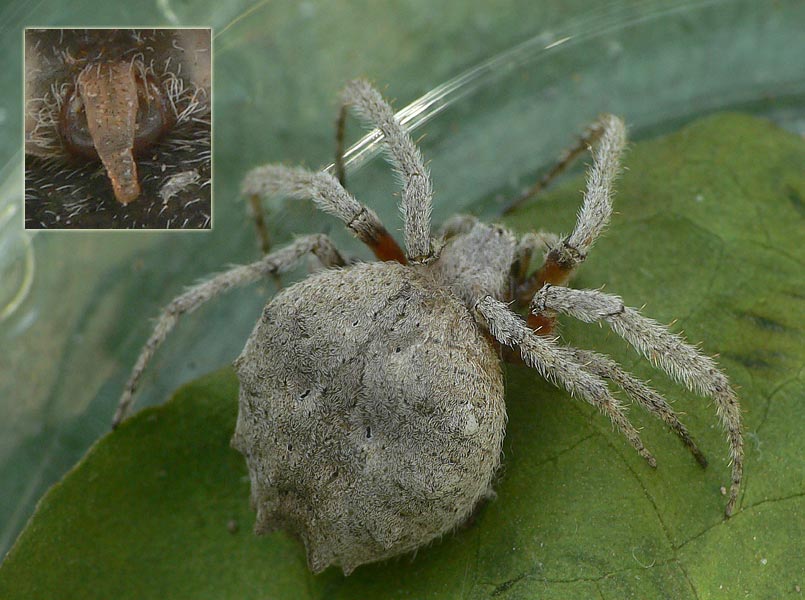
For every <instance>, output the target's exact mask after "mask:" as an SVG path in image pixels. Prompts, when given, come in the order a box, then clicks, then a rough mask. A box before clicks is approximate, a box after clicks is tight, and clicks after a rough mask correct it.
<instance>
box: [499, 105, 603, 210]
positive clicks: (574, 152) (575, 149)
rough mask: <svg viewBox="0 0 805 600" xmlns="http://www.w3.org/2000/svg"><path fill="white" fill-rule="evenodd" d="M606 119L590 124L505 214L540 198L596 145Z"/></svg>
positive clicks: (509, 205)
mask: <svg viewBox="0 0 805 600" xmlns="http://www.w3.org/2000/svg"><path fill="white" fill-rule="evenodd" d="M604 119H605V118H604V117H599V118H598V119H597V120H596V121H595V122H593V123H592V124H590V125H589V126H588V127H587V129H585V130H584V132H583V133H582V134H581V136H580V137H579V139H578V140H577V141H576V143H575V144H574V145H573V146H570V147H569V148H566V149H565V151H564V152H562V154H561V155H560V156H559V158H558V159H557V160H556V162H555V163H554V165H553V166H552V167H551V168H550V169H549V170H548V172H547V173H545V175H543V176H542V177H541V178H540V180H539V181H537V183H535V184H534V185H533V186H531V187H530V188H529V189H527V190H526V191H525V192H523V193H522V194H520V195H519V196H517V197H516V198H514V199H513V200H511V201H510V202H508V203H507V204H506V206H505V208H504V209H503V214H504V215H507V214H509V213H510V212H512V211H513V210H515V209H516V208H517V207H519V206H521V205H522V204H523V203H525V202H527V201H528V200H530V199H532V198H535V197H537V196H539V194H541V193H542V191H543V190H544V189H545V188H547V187H548V186H549V185H550V184H551V182H552V181H553V180H554V179H556V178H557V177H559V175H561V174H562V173H564V172H565V171H566V170H567V168H568V167H569V166H570V165H572V164H573V163H574V162H575V161H576V159H577V158H578V157H579V156H581V155H582V154H583V153H584V152H585V150H588V149H589V148H590V146H592V145H593V144H595V142H596V141H598V139H599V138H600V137H601V134H603V133H604Z"/></svg>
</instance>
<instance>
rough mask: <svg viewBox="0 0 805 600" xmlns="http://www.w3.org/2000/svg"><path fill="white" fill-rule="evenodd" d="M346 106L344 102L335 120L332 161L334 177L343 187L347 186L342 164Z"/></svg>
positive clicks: (345, 173)
mask: <svg viewBox="0 0 805 600" xmlns="http://www.w3.org/2000/svg"><path fill="white" fill-rule="evenodd" d="M347 108H348V106H347V105H346V104H342V105H341V107H340V108H339V109H338V117H337V118H336V120H335V162H333V167H334V170H335V178H336V179H338V183H340V184H341V185H342V186H343V187H344V189H346V187H347V170H346V167H345V166H344V135H345V134H346V126H347Z"/></svg>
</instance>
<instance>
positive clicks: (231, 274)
mask: <svg viewBox="0 0 805 600" xmlns="http://www.w3.org/2000/svg"><path fill="white" fill-rule="evenodd" d="M308 254H313V255H315V256H316V257H317V258H318V259H319V260H320V261H321V263H322V264H323V265H324V266H326V267H332V266H340V265H343V264H344V260H343V258H342V257H341V254H340V253H339V252H338V250H337V249H336V248H335V246H334V245H333V243H332V241H330V238H328V237H327V236H326V235H323V234H315V235H308V236H305V237H301V238H298V239H296V240H295V241H294V242H292V243H291V244H290V245H288V246H286V247H284V248H280V249H279V250H277V251H276V252H272V253H271V254H269V255H268V256H265V257H263V258H262V259H261V260H259V261H257V262H254V263H251V264H248V265H241V266H236V267H232V268H230V269H229V270H227V271H224V272H223V273H219V274H218V275H215V276H214V277H212V278H211V279H208V280H207V281H202V282H201V283H198V284H196V285H194V286H192V287H190V288H188V289H187V290H185V291H184V292H183V293H182V294H180V295H179V296H177V297H176V298H174V299H173V300H172V301H171V302H170V303H169V304H168V305H167V306H166V307H165V308H164V309H163V310H162V313H161V314H160V315H159V318H158V319H157V323H156V326H155V327H154V331H153V333H152V334H151V337H149V338H148V341H147V342H146V344H145V346H144V347H143V349H142V350H141V351H140V356H139V357H138V358H137V362H136V363H135V365H134V368H133V369H132V371H131V375H130V376H129V380H128V382H127V383H126V387H125V388H124V390H123V394H122V395H121V397H120V401H119V402H118V405H117V410H116V411H115V416H114V418H113V419H112V427H113V428H114V427H117V426H118V425H119V424H120V422H121V421H122V420H123V419H124V418H125V417H126V415H127V414H128V413H129V411H130V410H131V407H132V405H133V401H134V392H135V390H136V389H137V384H138V383H139V382H140V377H141V376H142V374H143V371H145V368H146V367H147V366H148V363H149V362H150V361H151V359H152V358H153V356H154V353H155V352H156V351H157V348H159V347H160V346H161V345H162V342H164V341H165V338H167V336H168V334H169V333H170V332H171V331H172V330H173V328H174V327H175V326H176V323H177V322H178V321H179V317H181V316H182V315H185V314H187V313H190V312H193V311H194V310H196V309H197V308H198V307H200V306H201V305H202V304H205V303H207V302H209V301H210V300H213V299H215V298H216V297H217V296H220V295H221V294H222V293H224V292H227V291H229V290H231V289H232V288H236V287H241V286H244V285H247V284H249V283H252V282H254V281H257V280H258V279H260V278H261V277H264V276H266V275H273V274H276V273H282V272H284V271H287V270H289V269H290V268H292V267H293V266H294V265H295V264H296V263H298V262H299V260H300V259H301V258H303V257H304V256H307V255H308Z"/></svg>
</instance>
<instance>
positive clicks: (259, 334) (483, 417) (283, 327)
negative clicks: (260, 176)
mask: <svg viewBox="0 0 805 600" xmlns="http://www.w3.org/2000/svg"><path fill="white" fill-rule="evenodd" d="M235 364H236V367H237V371H238V376H239V378H240V383H241V387H240V413H239V416H238V423H237V429H236V431H235V436H234V438H233V445H234V446H235V447H236V448H237V449H238V450H240V451H241V452H242V453H243V454H244V456H245V457H246V460H247V463H248V466H249V472H250V475H251V481H252V501H253V504H254V506H255V508H256V509H257V525H256V529H257V530H258V532H260V531H267V530H271V529H275V528H277V527H281V528H284V529H288V530H290V531H292V532H294V533H295V534H297V535H298V536H299V537H301V538H302V540H303V541H304V543H305V546H306V548H307V553H308V562H309V564H310V568H311V569H312V570H313V571H315V572H319V571H322V570H323V569H325V568H326V567H327V566H329V565H340V566H341V567H342V568H343V569H344V571H345V572H346V573H349V572H350V571H352V570H353V569H354V568H355V567H357V566H358V565H360V564H363V563H366V562H372V561H376V560H381V559H383V558H386V557H390V556H393V555H396V554H399V553H401V552H405V551H407V550H411V549H414V548H416V547H418V546H420V545H422V544H423V543H426V542H428V541H430V540H432V539H433V538H435V537H437V536H439V535H441V534H443V533H445V532H447V531H449V530H450V529H452V528H453V527H455V526H456V525H458V524H460V523H461V522H462V521H463V520H464V519H465V518H466V517H467V516H468V515H469V513H470V511H471V510H472V509H473V507H474V506H475V504H476V503H477V502H478V500H479V499H480V498H481V497H483V496H484V495H485V494H486V493H487V492H488V491H489V489H490V483H491V480H492V477H493V475H494V473H495V470H496V468H497V466H498V464H499V461H500V450H501V442H502V440H503V435H504V427H505V420H506V414H505V406H504V399H503V378H502V373H501V369H500V362H499V359H498V356H497V354H496V352H495V350H494V348H493V347H492V345H491V343H490V342H489V341H488V340H487V339H486V338H485V337H484V335H483V333H482V332H481V330H480V329H479V328H478V327H477V325H476V323H475V321H474V319H473V317H472V315H471V314H470V312H469V311H468V310H467V308H466V307H465V306H463V305H462V304H461V302H460V301H459V300H458V299H457V298H456V297H455V296H453V295H452V294H451V293H450V292H448V291H446V290H444V289H443V288H442V289H440V288H439V287H438V286H437V285H436V284H435V283H433V282H432V281H431V280H430V279H429V278H428V275H427V273H426V272H424V271H418V270H415V268H412V267H407V266H403V265H400V264H397V263H367V264H358V265H354V266H352V267H349V268H346V269H343V270H329V271H323V272H320V273H318V274H316V275H313V276H311V277H309V278H307V279H305V280H304V281H302V282H300V283H297V284H296V285H294V286H292V287H290V288H287V289H285V290H284V291H283V292H281V293H280V294H278V295H277V296H276V297H275V298H274V299H273V300H272V301H271V302H269V304H268V305H267V306H266V308H265V310H264V312H263V316H262V318H261V319H260V321H259V322H258V324H257V326H256V327H255V329H254V331H253V333H252V335H251V337H250V338H249V341H248V342H247V343H246V347H245V348H244V350H243V353H242V354H241V356H240V357H239V358H238V360H237V361H236V363H235Z"/></svg>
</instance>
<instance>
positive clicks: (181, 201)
mask: <svg viewBox="0 0 805 600" xmlns="http://www.w3.org/2000/svg"><path fill="white" fill-rule="evenodd" d="M24 43H25V53H24V55H25V65H24V69H25V99H24V121H25V140H24V145H25V229H84V230H86V229H93V230H99V229H104V230H108V229H137V230H142V229H186V230H193V229H211V228H212V172H213V168H212V167H213V165H212V30H211V29H209V28H193V29H168V28H162V29H35V28H28V29H26V30H25V34H24Z"/></svg>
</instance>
